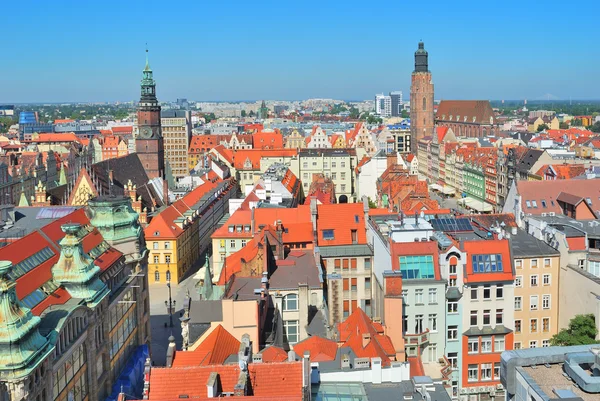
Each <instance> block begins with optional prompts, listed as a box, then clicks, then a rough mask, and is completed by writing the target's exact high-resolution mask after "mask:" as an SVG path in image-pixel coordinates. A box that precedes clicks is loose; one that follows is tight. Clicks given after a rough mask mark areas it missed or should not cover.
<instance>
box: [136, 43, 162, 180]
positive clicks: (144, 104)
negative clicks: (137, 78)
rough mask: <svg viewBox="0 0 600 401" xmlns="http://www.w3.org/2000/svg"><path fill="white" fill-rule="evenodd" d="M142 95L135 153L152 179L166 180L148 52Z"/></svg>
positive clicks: (158, 115) (158, 112)
mask: <svg viewBox="0 0 600 401" xmlns="http://www.w3.org/2000/svg"><path fill="white" fill-rule="evenodd" d="M141 89H142V95H141V97H140V103H139V105H138V135H137V138H136V140H135V151H136V153H137V154H138V156H139V158H140V161H141V162H142V165H143V166H144V169H146V173H147V174H148V177H150V178H157V177H160V178H162V179H164V178H165V149H164V145H163V137H162V131H161V128H160V105H159V104H158V100H157V99H156V82H154V79H153V78H152V70H151V69H150V65H149V64H148V50H146V68H144V71H143V77H142V83H141Z"/></svg>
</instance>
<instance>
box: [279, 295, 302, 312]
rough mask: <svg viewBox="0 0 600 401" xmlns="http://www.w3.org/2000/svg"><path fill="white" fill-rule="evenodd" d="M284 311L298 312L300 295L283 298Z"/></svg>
mask: <svg viewBox="0 0 600 401" xmlns="http://www.w3.org/2000/svg"><path fill="white" fill-rule="evenodd" d="M282 308H283V310H284V311H295V310H298V295H296V294H288V295H286V296H285V297H283V306H282Z"/></svg>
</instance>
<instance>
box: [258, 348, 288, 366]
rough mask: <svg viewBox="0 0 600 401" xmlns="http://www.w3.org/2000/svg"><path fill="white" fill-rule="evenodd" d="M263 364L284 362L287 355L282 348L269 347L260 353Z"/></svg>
mask: <svg viewBox="0 0 600 401" xmlns="http://www.w3.org/2000/svg"><path fill="white" fill-rule="evenodd" d="M261 355H262V361H263V362H285V361H286V360H287V359H288V354H287V352H285V350H284V349H283V348H279V347H276V346H274V345H271V346H269V347H267V348H265V349H264V350H262V352H261Z"/></svg>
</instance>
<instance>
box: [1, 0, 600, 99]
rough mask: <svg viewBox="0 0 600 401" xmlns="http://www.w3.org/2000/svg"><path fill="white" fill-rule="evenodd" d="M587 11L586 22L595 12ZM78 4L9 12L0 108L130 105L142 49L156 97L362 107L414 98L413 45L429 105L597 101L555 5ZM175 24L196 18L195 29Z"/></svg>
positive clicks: (592, 57)
mask: <svg viewBox="0 0 600 401" xmlns="http://www.w3.org/2000/svg"><path fill="white" fill-rule="evenodd" d="M585 3H587V4H588V9H589V11H590V13H592V14H593V11H594V9H598V8H599V6H598V5H597V4H596V3H592V2H585ZM75 4H76V3H73V2H68V1H67V2H65V1H63V2H59V3H58V4H52V5H50V4H43V5H40V6H39V7H38V8H36V9H35V10H31V9H21V8H19V7H18V5H17V4H14V3H13V4H7V5H5V7H4V10H5V12H6V13H7V15H11V16H12V18H11V19H10V20H8V21H7V26H6V30H7V31H13V32H18V33H19V34H18V35H16V36H15V39H14V41H13V43H14V47H15V48H17V49H20V51H19V52H17V53H16V54H15V55H14V56H13V57H12V58H11V59H10V61H7V62H5V63H2V64H0V74H2V76H3V77H5V82H4V83H3V91H2V93H1V94H0V102H10V103H33V102H44V103H53V102H104V101H129V100H133V99H135V98H136V94H137V85H136V83H137V82H139V80H140V79H141V74H140V70H141V69H142V68H143V64H144V50H145V46H146V43H148V47H149V49H150V63H151V66H152V68H153V70H154V71H155V75H156V77H157V80H158V82H159V84H158V86H157V94H158V96H159V98H161V99H176V98H189V99H195V100H199V101H202V100H206V101H208V100H212V101H239V100H240V99H278V100H297V99H306V98H334V99H355V100H359V99H373V96H374V94H376V93H380V92H382V91H383V92H388V91H392V90H401V91H403V93H405V94H408V93H409V85H410V74H411V72H412V69H413V63H412V57H413V53H414V51H415V50H416V47H417V43H418V42H419V40H421V39H422V40H423V41H424V42H425V48H426V49H427V50H428V52H429V55H430V70H431V71H432V72H433V73H434V77H435V81H434V83H435V85H436V99H474V98H476V99H541V98H546V97H547V96H548V94H552V97H553V98H559V99H569V98H572V99H578V100H587V99H598V98H599V97H600V96H598V93H600V83H599V82H598V81H597V80H593V77H594V65H595V64H596V62H597V61H600V56H598V55H597V53H595V52H590V54H586V53H584V51H583V50H581V52H582V54H585V61H586V62H585V64H583V63H581V62H580V60H579V59H578V57H577V54H576V53H575V54H573V55H570V56H569V57H566V56H564V55H565V54H567V53H565V51H564V49H568V48H573V46H574V44H575V45H576V46H575V49H576V50H577V49H586V48H593V46H594V43H593V37H594V35H593V31H592V29H593V28H592V26H591V25H586V24H585V23H581V22H580V21H579V20H578V19H577V18H576V17H577V16H578V15H579V14H578V10H579V9H581V8H580V7H579V8H577V9H573V10H564V9H560V10H555V9H549V10H545V11H544V17H543V18H534V17H533V15H535V13H534V12H533V11H534V8H533V7H531V6H527V7H531V8H530V10H529V11H530V12H526V11H527V10H523V7H526V6H523V5H521V4H519V3H516V2H508V3H505V4H503V7H502V9H499V10H491V9H487V10H486V9H483V8H482V6H481V5H478V6H475V5H473V6H469V5H468V4H465V5H461V6H460V7H457V6H449V5H445V4H443V3H439V2H434V4H432V5H431V7H428V10H430V11H429V12H430V15H428V18H427V19H426V20H422V19H419V18H413V17H409V18H406V17H404V18H403V16H406V15H408V16H411V15H413V14H414V15H420V14H418V13H421V12H422V11H421V10H420V5H418V4H406V5H402V6H400V5H398V4H395V3H393V2H390V3H384V4H380V5H379V7H378V8H377V9H372V8H371V9H360V10H359V9H358V8H357V5H358V3H353V2H346V3H344V6H343V7H342V5H341V4H337V3H334V4H326V5H322V4H319V6H318V7H317V6H316V5H317V3H315V6H314V7H313V4H312V3H307V4H305V5H304V6H303V7H302V8H295V7H294V6H281V5H279V7H278V8H275V7H272V5H271V3H269V2H267V3H262V4H261V6H262V7H256V6H255V5H248V4H245V3H241V2H237V1H236V2H232V4H231V5H230V6H228V7H227V12H228V14H223V12H224V10H223V7H222V6H220V5H218V4H202V5H201V6H200V5H197V4H194V3H189V4H186V5H182V6H180V7H173V8H165V7H156V6H154V3H152V2H150V3H148V2H145V3H143V2H136V1H134V2H127V3H126V4H121V3H116V2H112V1H108V2H106V3H105V7H104V8H102V9H93V10H92V9H90V8H86V7H85V6H83V7H82V6H81V5H80V4H78V5H77V7H75V6H74V5H75ZM473 4H475V3H473ZM513 5H514V7H513ZM517 6H518V8H517ZM58 10H60V14H59V13H58ZM484 12H493V13H494V18H493V20H488V19H486V18H479V17H480V15H479V14H480V13H484ZM138 15H139V17H138ZM183 15H186V16H189V15H191V16H192V18H191V19H190V22H186V21H184V20H183V19H182V16H183ZM195 16H197V18H194V17H195ZM49 17H51V18H49ZM57 18H58V19H60V20H61V21H62V23H61V24H57V23H56V19H57ZM554 18H556V19H558V18H560V21H561V27H562V29H561V30H560V31H558V30H549V29H548V27H549V26H552V24H551V21H552V20H553V19H554ZM182 21H183V22H182ZM457 26H463V27H464V28H462V29H456V27H457ZM467 26H468V29H467V28H466V27H467ZM315 28H316V29H315ZM40 32H44V35H40ZM473 32H477V35H474V34H473ZM565 32H566V33H565ZM570 32H577V37H576V38H575V37H574V35H572V34H571V33H570ZM26 50H29V51H26ZM582 57H583V56H582Z"/></svg>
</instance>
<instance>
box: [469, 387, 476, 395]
mask: <svg viewBox="0 0 600 401" xmlns="http://www.w3.org/2000/svg"><path fill="white" fill-rule="evenodd" d="M469 393H470V394H477V387H471V388H469Z"/></svg>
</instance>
